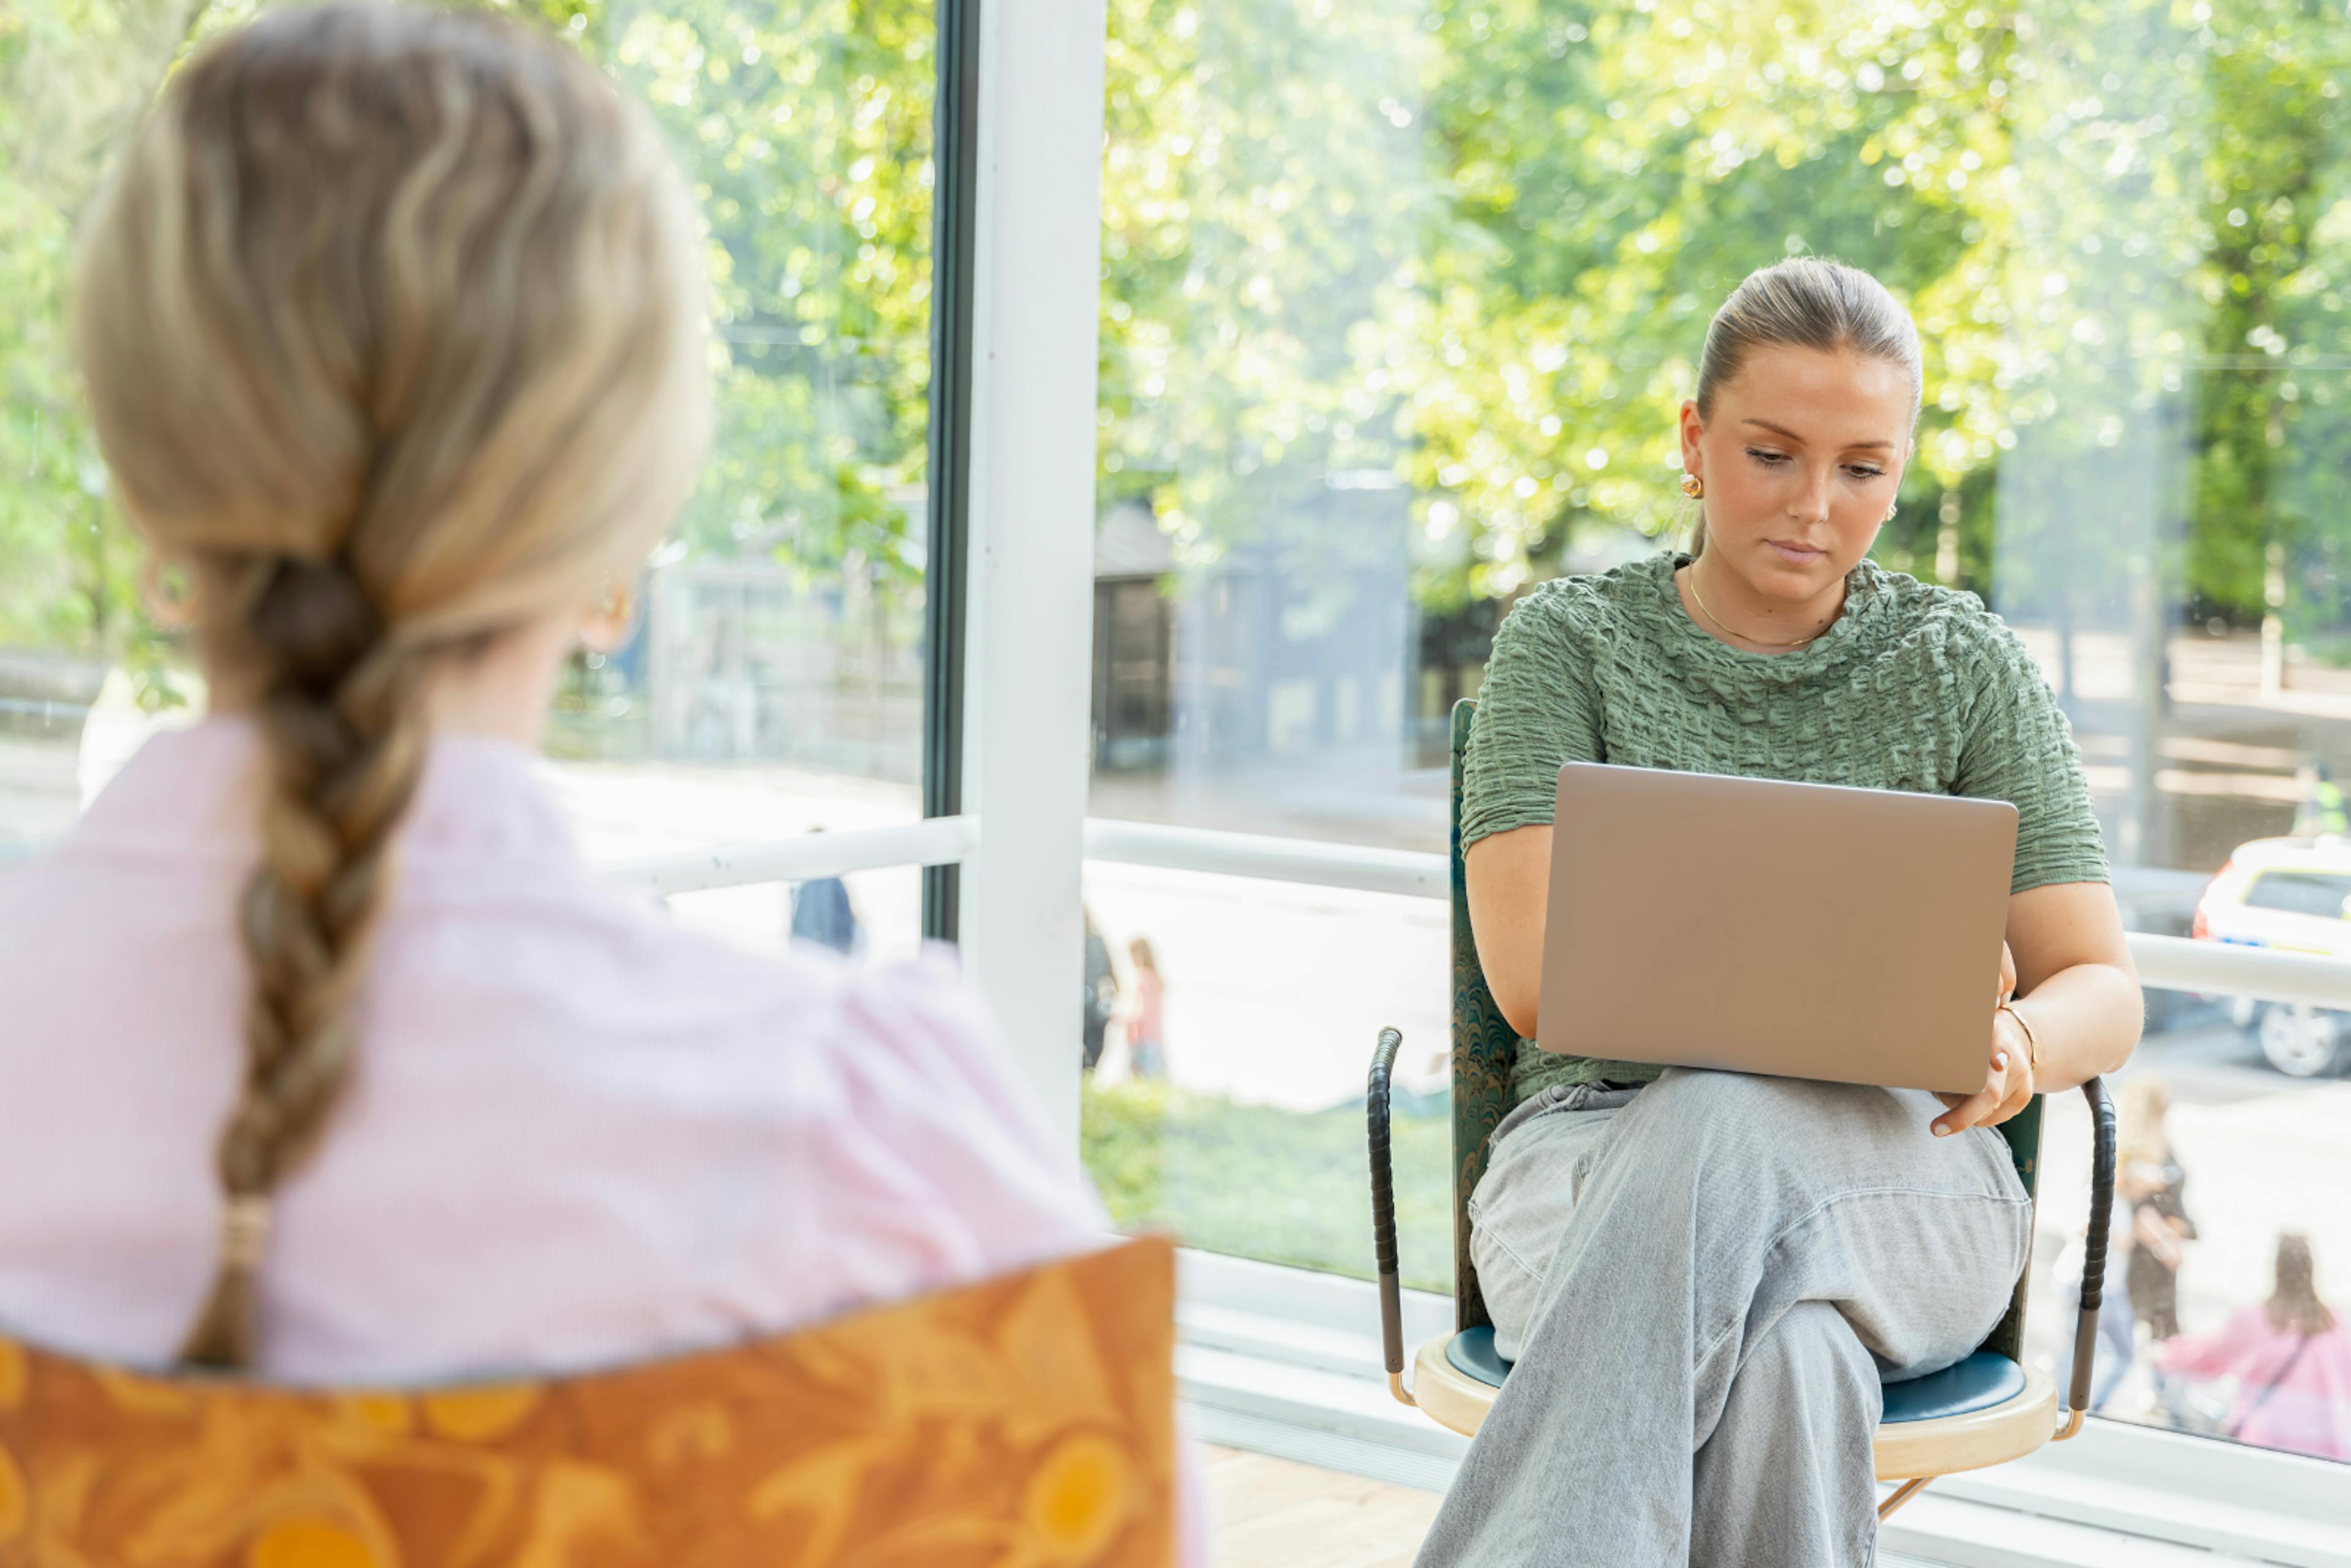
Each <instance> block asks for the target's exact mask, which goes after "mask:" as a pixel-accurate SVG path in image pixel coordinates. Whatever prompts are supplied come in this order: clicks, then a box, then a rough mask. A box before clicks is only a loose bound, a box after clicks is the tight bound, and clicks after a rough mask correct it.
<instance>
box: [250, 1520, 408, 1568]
mask: <svg viewBox="0 0 2351 1568" xmlns="http://www.w3.org/2000/svg"><path fill="white" fill-rule="evenodd" d="M245 1561H246V1565H247V1568H381V1564H379V1563H377V1562H376V1560H375V1553H374V1552H370V1551H369V1550H368V1549H367V1542H363V1541H361V1540H360V1538H359V1537H358V1536H356V1535H353V1534H352V1533H351V1532H350V1531H348V1530H345V1529H343V1528H342V1527H341V1526H340V1525H334V1524H329V1523H326V1522H325V1521H321V1520H315V1519H289V1520H285V1521H281V1522H279V1523H277V1524H273V1525H271V1526H270V1527H269V1529H268V1530H267V1531H265V1532H264V1533H263V1535H262V1536H261V1538H260V1539H259V1540H257V1541H256V1542H254V1543H253V1550H251V1551H250V1552H246V1557H245Z"/></svg>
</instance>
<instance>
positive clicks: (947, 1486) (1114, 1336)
mask: <svg viewBox="0 0 2351 1568" xmlns="http://www.w3.org/2000/svg"><path fill="white" fill-rule="evenodd" d="M1174 1309H1175V1262H1174V1251H1173V1249H1172V1248H1171V1246H1170V1245H1169V1243H1168V1242H1167V1241H1165V1239H1141V1240H1136V1241H1130V1242H1127V1243H1124V1244H1123V1245H1120V1246H1117V1247H1113V1248H1111V1249H1106V1250H1104V1251H1101V1252H1095V1253H1090V1254H1087V1255H1084V1256H1081V1257H1077V1258H1071V1259H1068V1260H1062V1261H1059V1262H1054V1263H1050V1264H1047V1265H1045V1266H1043V1267H1041V1268H1037V1269H1032V1270H1027V1271H1025V1272H1022V1273H1019V1274H1014V1275H1008V1276H1005V1277H1003V1278H1001V1279H997V1280H992V1281H986V1282H983V1283H981V1284H978V1285H974V1286H969V1287H965V1288H962V1289H957V1290H954V1291H943V1292H940V1293H938V1294H935V1295H931V1296H926V1297H923V1298H921V1299H919V1300H916V1301H908V1302H904V1303H900V1304H896V1305H892V1306H886V1307H881V1308H875V1309H871V1310H868V1311H863V1312H857V1313H855V1314H853V1315H852V1316H849V1317H846V1318H842V1319H840V1320H837V1321H835V1322H829V1323H826V1324H823V1325H821V1326H819V1327H815V1328H810V1329H804V1330H799V1331H797V1332H795V1333H789V1334H786V1335H782V1336H778V1337H776V1338H772V1339H768V1340H764V1341H759V1342H757V1343H747V1344H744V1345H740V1346H735V1347H729V1348H726V1349H722V1350H715V1351H709V1352H703V1353H698V1354H689V1355H684V1356H678V1357H674V1358H670V1359H666V1360H663V1361H659V1362H653V1363H648V1364H643V1365H638V1366H632V1367H626V1368H622V1369H619V1370H615V1371H610V1372H598V1373H591V1374H587V1375H578V1376H570V1377H564V1378H559V1379H553V1380H547V1381H533V1382H522V1383H512V1384H503V1385H465V1386H458V1387H444V1388H433V1389H353V1390H337V1391H320V1390H301V1389H291V1388H284V1387H276V1386H267V1385H258V1384H253V1383H247V1382H241V1381H236V1380H225V1379H217V1378H204V1377H197V1376H181V1375H151V1374H147V1373H142V1372H131V1371H126V1370H122V1369H120V1368H115V1367H109V1366H101V1365H94V1364H89V1363H85V1362H81V1361H78V1360H75V1359H72V1358H69V1357H66V1356H60V1355H55V1354H47V1353H46V1352H43V1351H39V1350H36V1349H33V1348H31V1347H29V1346H26V1345H21V1344H16V1343H9V1342H6V1341H0V1564H15V1563H26V1564H32V1563H141V1564H150V1565H153V1568H197V1565H199V1564H202V1565H204V1568H224V1565H228V1564H235V1565H236V1568H246V1565H252V1568H367V1565H371V1564H372V1565H376V1568H395V1565H396V1568H618V1565H620V1564H624V1563H625V1564H640V1563H643V1564H651V1563H659V1564H662V1565H663V1568H716V1565H718V1564H737V1563H763V1564H776V1565H778V1568H782V1565H785V1564H804V1565H807V1568H814V1565H815V1564H818V1563H834V1562H841V1563H846V1562H850V1561H854V1562H857V1563H891V1564H900V1563H903V1564H909V1565H911V1564H915V1563H921V1564H925V1568H929V1565H932V1564H938V1565H942V1568H961V1565H966V1564H968V1565H970V1568H979V1565H981V1564H994V1563H1008V1562H1016V1561H1017V1562H1036V1563H1057V1564H1059V1563H1070V1564H1075V1563H1088V1564H1101V1565H1105V1568H1107V1565H1113V1564H1115V1565H1117V1568H1128V1565H1130V1564H1132V1565H1135V1568H1164V1565H1165V1564H1168V1563H1172V1562H1173V1561H1174V1555H1175V1425H1174V1406H1175V1379H1174V1372H1173V1368H1172V1364H1171V1357H1172V1355H1173V1352H1174V1326H1173V1325H1174Z"/></svg>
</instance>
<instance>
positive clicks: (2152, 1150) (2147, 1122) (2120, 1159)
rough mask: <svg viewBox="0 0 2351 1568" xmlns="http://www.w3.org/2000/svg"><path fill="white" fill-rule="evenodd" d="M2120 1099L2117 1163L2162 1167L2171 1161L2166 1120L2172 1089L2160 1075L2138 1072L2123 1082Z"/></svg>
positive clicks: (2117, 1112) (2117, 1118)
mask: <svg viewBox="0 0 2351 1568" xmlns="http://www.w3.org/2000/svg"><path fill="white" fill-rule="evenodd" d="M2120 1098H2121V1102H2122V1103H2120V1104H2119V1105H2118V1106H2116V1121H2117V1122H2118V1123H2120V1124H2121V1125H2120V1128H2119V1130H2118V1132H2117V1134H2116V1144H2117V1147H2116V1155H2115V1160H2116V1164H2117V1165H2119V1166H2126V1167H2127V1166H2134V1165H2148V1166H2159V1165H2162V1164H2164V1163H2165V1162H2166V1161H2168V1160H2169V1159H2170V1158H2171V1137H2170V1134H2168V1132H2166V1131H2165V1129H2164V1124H2163V1119H2164V1114H2165V1113H2167V1112H2168V1111H2169V1110H2170V1109H2171V1086H2170V1085H2169V1084H2168V1083H2166V1082H2164V1081H2163V1079H2162V1077H2161V1075H2159V1074H2158V1073H2153V1072H2144V1071H2142V1072H2134V1073H2133V1074H2131V1075H2130V1077H2128V1078H2126V1079H2125V1080H2124V1081H2123V1089H2122V1094H2121V1097H2120Z"/></svg>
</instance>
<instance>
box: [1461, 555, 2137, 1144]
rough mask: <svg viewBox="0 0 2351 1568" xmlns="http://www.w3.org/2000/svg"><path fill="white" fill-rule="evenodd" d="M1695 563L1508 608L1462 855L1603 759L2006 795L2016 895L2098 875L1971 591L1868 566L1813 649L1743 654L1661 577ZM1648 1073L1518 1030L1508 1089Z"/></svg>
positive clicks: (1851, 582)
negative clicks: (2012, 821)
mask: <svg viewBox="0 0 2351 1568" xmlns="http://www.w3.org/2000/svg"><path fill="white" fill-rule="evenodd" d="M1687 559H1689V558H1688V557H1687V556H1684V555H1679V554H1660V555H1656V556H1652V557H1650V558H1648V559H1645V560H1637V561H1634V562H1632V563H1630V564H1628V565H1625V566H1620V567H1618V568H1616V569H1615V570H1613V571H1607V572H1602V573H1599V574H1597V575H1595V576H1587V577H1563V578H1560V579H1557V580H1553V581H1551V582H1547V583H1544V584H1543V585H1542V586H1541V588H1538V589H1536V590H1535V591H1533V592H1532V593H1531V594H1529V595H1528V596H1527V597H1526V598H1525V599H1524V600H1522V601H1520V603H1519V604H1518V606H1517V607H1516V608H1515V609H1513V610H1512V611H1511V612H1510V617H1509V619H1507V620H1505V621H1504V622H1502V626H1501V630H1500V631H1499V632H1497V633H1496V634H1495V637H1494V653H1493V657H1492V659H1491V661H1490V662H1489V664H1487V666H1486V680H1485V685H1483V686H1481V687H1480V688H1479V693H1478V722H1477V726H1476V727H1475V728H1474V729H1472V730H1471V732H1470V736H1469V750H1468V756H1467V757H1466V758H1464V759H1463V765H1462V785H1461V789H1462V801H1461V842H1462V847H1463V848H1464V849H1467V848H1468V846H1469V845H1470V844H1473V843H1475V842H1477V841H1479V839H1482V838H1484V837H1486V836H1487V835H1488V834H1489V833H1499V832H1504V831H1509V830H1510V829H1512V828H1521V827H1525V826H1526V825H1528V824H1529V823H1531V822H1549V821H1551V820H1552V802H1553V800H1554V798H1555V795H1554V792H1555V790H1556V789H1557V785H1558V779H1559V768H1560V764H1562V762H1569V761H1580V762H1616V763H1625V764H1629V765H1631V766H1633V767H1636V768H1677V769H1679V770H1681V771H1684V772H1691V773H1719V774H1730V775H1735V776H1743V777H1749V778H1765V779H1799V780H1803V781H1806V782H1810V783H1815V784H1852V785H1860V786H1863V787H1865V788H1871V789H1908V790H1914V791H1918V792H1922V793H1934V794H1940V795H1972V796H1978V797H1981V798H1986V799H1991V800H2006V801H2008V802H2009V803H2010V804H2011V805H2012V806H2014V807H2015V808H2016V810H2017V815H2018V822H2017V831H2016V871H2015V875H2014V878H2013V881H2012V883H2011V890H2012V891H2013V892H2017V893H2022V892H2023V891H2025V890H2026V889H2027V888H2033V887H2042V886H2045V885H2047V884H2049V883H2063V882H2104V881H2105V880H2106V856H2105V846H2104V844H2103V843H2102V842H2101V841H2100V840H2099V837H2098V821H2097V818H2096V816H2095V813H2094V812H2093V811H2092V810H2091V807H2090V792H2089V788H2088V786H2087V785H2086V784H2085V782H2084V780H2083V778H2082V760H2081V754H2080V752H2079V751H2077V750H2076V749H2075V747H2074V736H2073V731H2072V729H2071V728H2070V727H2068V726H2067V724H2066V722H2065V716H2064V714H2063V713H2061V712H2060V711H2059V710H2058V707H2057V700H2056V696H2055V695H2054V694H2053V693H2052V692H2051V691H2050V689H2049V683H2048V682H2047V681H2046V680H2045V679H2043V676H2042V674H2041V670H2040V667H2039V666H2038V665H2036V664H2033V662H2032V656H2031V655H2030V654H2028V653H2026V652H2025V651H2024V644H2023V643H2022V642H2020V641H2019V640H2018V639H2017V635H2016V633H2015V632H2011V630H2009V628H2008V625H2007V623H2006V622H2003V621H2001V619H2000V617H1998V616H1997V615H1994V614H1992V613H1991V612H1990V611H1988V610H1986V609H1985V608H1984V605H1983V601H1981V600H1980V599H1978V598H1977V597H1976V596H1975V595H1974V594H1972V593H1960V592H1956V591H1952V590H1949V589H1944V588H1934V587H1930V586H1928V584H1926V583H1923V582H1920V581H1918V580H1917V579H1916V578H1912V577H1907V576H1904V575H1903V574H1901V573H1899V572H1892V571H1887V570H1886V569H1885V568H1883V567H1881V566H1879V565H1878V564H1877V563H1876V562H1875V561H1870V560H1864V561H1863V562H1862V563H1861V564H1860V565H1859V566H1856V567H1855V568H1854V570H1853V571H1852V572H1851V573H1850V574H1849V575H1848V576H1847V577H1846V579H1845V602H1844V613H1843V614H1841V615H1840V616H1838V617H1837V619H1836V620H1835V621H1834V622H1833V623H1832V624H1831V625H1830V627H1829V629H1828V630H1827V631H1826V632H1823V633H1822V634H1821V637H1820V639H1819V640H1818V641H1817V642H1814V643H1812V644H1810V645H1809V646H1807V647H1803V648H1801V649H1797V650H1795V651H1793V652H1791V653H1743V652H1741V651H1740V650H1739V649H1736V648H1733V647H1730V646H1729V645H1728V644H1727V643H1719V642H1717V641H1716V640H1715V639H1714V638H1712V637H1709V636H1708V635H1707V633H1706V632H1704V631H1703V630H1701V629H1700V628H1699V627H1698V624H1697V622H1694V621H1692V620H1691V619H1690V617H1689V614H1688V612H1687V611H1685V610H1684V609H1683V608H1682V602H1681V598H1680V595H1679V594H1678V593H1677V591H1676V590H1675V587H1674V575H1673V574H1674V570H1675V568H1676V567H1677V566H1678V565H1680V564H1681V563H1682V562H1684V561H1686V560H1687ZM1660 1071H1663V1070H1662V1069H1660V1068H1656V1067H1650V1066H1646V1065H1644V1064H1642V1063H1639V1062H1629V1061H1604V1060H1601V1059H1599V1058H1596V1057H1584V1056H1559V1055H1553V1054H1551V1053H1548V1052H1545V1051H1542V1050H1541V1049H1540V1048H1538V1047H1537V1046H1536V1044H1535V1042H1534V1041H1532V1040H1520V1042H1519V1055H1518V1061H1517V1064H1516V1066H1515V1068H1514V1070H1513V1071H1512V1073H1511V1091H1512V1092H1511V1099H1512V1102H1513V1103H1516V1102H1517V1101H1520V1100H1522V1099H1524V1098H1525V1097H1526V1096H1527V1095H1528V1094H1530V1093H1531V1092H1534V1091H1536V1090H1538V1089H1541V1088H1544V1087H1546V1086H1548V1085H1550V1084H1553V1083H1584V1082H1592V1081H1593V1080H1595V1079H1611V1080H1615V1081H1618V1082H1646V1081H1648V1080H1650V1079H1653V1078H1655V1077H1656V1076H1657V1074H1658V1073H1659V1072H1660Z"/></svg>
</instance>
